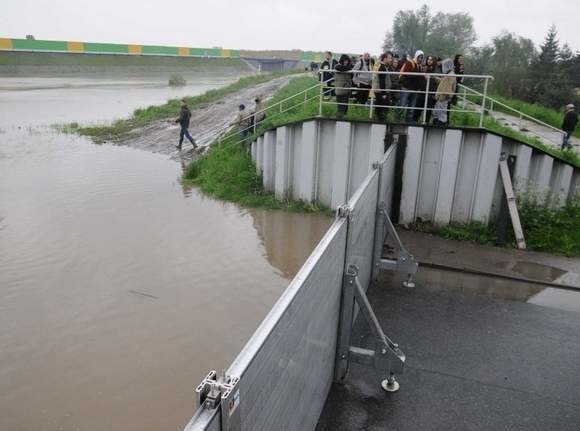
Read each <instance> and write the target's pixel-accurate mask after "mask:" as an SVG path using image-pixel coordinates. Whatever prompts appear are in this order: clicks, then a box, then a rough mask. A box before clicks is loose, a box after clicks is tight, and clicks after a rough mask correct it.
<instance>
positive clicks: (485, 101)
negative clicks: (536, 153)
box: [458, 84, 566, 146]
mask: <svg viewBox="0 0 580 431" xmlns="http://www.w3.org/2000/svg"><path fill="white" fill-rule="evenodd" d="M458 88H460V89H461V90H462V92H461V94H462V99H463V102H464V104H469V103H473V102H472V100H470V98H469V96H475V97H478V98H482V106H483V109H484V111H485V113H488V114H489V115H491V116H493V112H494V107H498V106H499V107H501V108H502V110H497V111H496V112H505V111H507V114H508V115H511V114H513V115H514V116H515V117H516V118H517V119H518V124H517V126H518V130H519V131H524V132H527V133H530V134H532V135H535V136H536V137H538V138H540V139H546V140H548V141H550V142H552V143H553V144H555V145H557V146H560V145H561V144H562V139H563V137H564V136H565V134H566V132H564V131H563V130H561V129H559V128H557V127H554V126H552V125H551V124H548V123H545V122H544V121H542V120H539V119H537V118H535V117H532V116H531V115H528V114H526V113H525V112H522V111H519V110H517V109H515V108H512V107H511V106H509V105H507V104H505V103H503V102H501V101H499V100H497V99H495V98H493V97H491V96H490V95H489V94H485V97H484V93H481V92H479V91H477V90H475V89H473V88H470V87H467V86H465V85H463V84H458ZM524 120H527V121H530V122H532V123H535V124H537V125H539V126H541V127H544V128H546V129H549V130H551V131H552V134H551V135H549V134H545V133H539V132H537V131H532V130H525V128H524V123H523V122H524ZM554 134H555V135H556V136H557V137H558V138H557V139H555V140H554V139H553V135H554Z"/></svg>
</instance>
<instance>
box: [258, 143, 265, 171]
mask: <svg viewBox="0 0 580 431" xmlns="http://www.w3.org/2000/svg"><path fill="white" fill-rule="evenodd" d="M256 144H257V148H256V167H257V168H258V172H262V171H263V170H264V137H263V136H260V137H259V138H258V140H257V142H256Z"/></svg>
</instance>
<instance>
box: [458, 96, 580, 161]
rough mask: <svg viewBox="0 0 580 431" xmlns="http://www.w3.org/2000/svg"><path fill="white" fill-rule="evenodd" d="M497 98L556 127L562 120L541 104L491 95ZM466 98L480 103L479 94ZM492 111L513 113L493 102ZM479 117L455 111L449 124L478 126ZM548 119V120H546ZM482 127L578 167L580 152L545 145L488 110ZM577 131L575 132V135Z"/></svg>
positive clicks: (488, 106) (554, 112)
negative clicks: (510, 125)
mask: <svg viewBox="0 0 580 431" xmlns="http://www.w3.org/2000/svg"><path fill="white" fill-rule="evenodd" d="M492 97H494V98H496V99H497V100H499V101H500V102H502V103H505V104H507V105H508V106H513V107H514V108H515V109H518V110H521V111H522V112H524V113H525V114H528V115H530V116H532V117H535V118H537V119H539V120H541V121H543V122H545V123H547V124H550V125H552V126H554V127H556V128H559V126H560V125H561V122H562V118H563V114H559V113H558V112H557V111H555V110H553V109H551V108H547V107H545V106H541V105H535V104H531V103H526V102H522V101H520V100H516V99H506V98H501V96H495V95H494V96H492ZM468 99H469V100H470V101H471V102H473V103H475V104H478V105H481V97H480V96H475V95H472V96H468ZM490 107H491V104H490V102H487V103H486V109H489V108H490ZM493 110H494V111H501V112H505V113H506V114H511V115H515V114H514V113H513V112H509V109H506V108H502V107H501V106H500V105H497V104H494V105H493ZM479 117H480V115H479V114H478V113H473V114H471V113H466V112H456V113H452V114H451V125H453V126H469V127H479ZM558 118H559V120H558ZM548 119H550V121H546V120H548ZM558 121H559V122H560V125H558V124H556V125H555V123H556V122H558ZM483 127H485V128H486V129H489V130H491V131H492V132H496V133H499V134H501V135H504V136H507V137H509V138H512V139H515V140H518V141H522V142H525V143H527V144H529V145H531V146H532V147H535V148H538V149H539V150H542V151H545V152H546V153H548V154H551V155H553V156H555V157H558V158H561V159H563V160H566V161H567V162H569V163H571V164H573V165H575V166H578V167H580V154H578V153H577V152H576V151H574V150H561V149H560V148H558V147H554V146H551V145H547V144H545V143H544V142H542V141H541V140H540V139H539V138H536V137H534V136H530V135H527V134H525V133H523V132H520V131H519V130H516V129H514V128H512V127H509V126H505V125H504V124H502V123H501V122H500V121H498V120H496V119H495V118H493V117H492V116H491V115H489V113H488V111H486V115H485V117H484V121H483ZM576 133H577V132H575V135H576Z"/></svg>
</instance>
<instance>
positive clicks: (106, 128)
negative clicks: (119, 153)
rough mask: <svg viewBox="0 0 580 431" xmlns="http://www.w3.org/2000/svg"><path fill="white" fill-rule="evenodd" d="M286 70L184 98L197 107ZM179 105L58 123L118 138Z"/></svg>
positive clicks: (108, 138)
mask: <svg viewBox="0 0 580 431" xmlns="http://www.w3.org/2000/svg"><path fill="white" fill-rule="evenodd" d="M292 73H295V72H292ZM287 74H288V72H284V73H265V74H260V75H252V76H246V77H244V78H240V79H239V80H238V81H236V82H234V83H232V84H230V85H228V86H225V87H222V88H217V89H215V90H209V91H207V92H205V93H203V94H200V95H198V96H193V97H185V100H186V101H187V103H188V105H189V107H190V108H194V107H196V106H198V105H201V104H203V103H209V102H213V101H215V100H217V99H219V98H221V97H223V96H226V95H228V94H230V93H234V92H236V91H239V90H242V89H244V88H247V87H251V86H253V85H256V84H261V83H264V82H267V81H270V80H272V79H274V78H277V77H280V76H284V75H287ZM179 109H180V102H179V99H172V100H169V101H168V102H167V103H165V104H163V105H156V106H149V107H147V108H138V109H136V110H135V111H133V115H132V116H131V117H129V118H125V119H121V120H117V121H115V122H113V123H112V124H102V125H96V126H83V125H80V124H78V123H69V124H64V125H56V126H55V127H56V128H57V129H58V130H60V131H62V132H66V133H77V134H80V135H83V136H88V137H90V138H91V139H93V140H94V141H95V142H97V143H102V142H107V141H109V142H111V141H112V142H116V141H119V140H120V139H122V138H124V137H126V136H128V135H130V133H131V132H132V131H133V130H135V129H137V128H139V127H143V126H145V125H147V124H149V123H150V122H152V121H155V120H164V119H169V118H175V117H177V115H178V113H179Z"/></svg>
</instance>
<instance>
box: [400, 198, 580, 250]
mask: <svg viewBox="0 0 580 431" xmlns="http://www.w3.org/2000/svg"><path fill="white" fill-rule="evenodd" d="M518 211H519V215H520V220H521V222H522V228H523V231H524V237H525V240H526V245H527V248H528V249H530V250H536V251H543V252H547V253H556V254H563V255H566V256H580V200H579V199H577V200H575V201H570V202H568V203H566V205H564V206H563V207H556V206H553V205H552V204H551V202H550V201H549V200H547V199H540V198H536V197H531V196H526V197H523V198H522V199H521V200H520V202H518ZM509 226H511V225H508V246H509V247H512V248H515V247H516V242H515V239H514V235H513V230H511V227H509ZM410 229H412V230H415V231H417V232H424V233H430V234H433V235H437V236H441V237H444V238H448V239H455V240H461V241H472V242H475V243H477V244H482V245H494V244H495V243H496V240H497V233H496V224H495V223H490V224H488V225H485V224H483V223H479V222H472V223H469V224H462V223H451V224H450V225H448V226H437V225H434V224H432V223H429V222H417V223H414V224H412V225H410Z"/></svg>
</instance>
